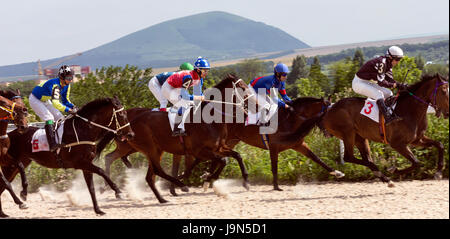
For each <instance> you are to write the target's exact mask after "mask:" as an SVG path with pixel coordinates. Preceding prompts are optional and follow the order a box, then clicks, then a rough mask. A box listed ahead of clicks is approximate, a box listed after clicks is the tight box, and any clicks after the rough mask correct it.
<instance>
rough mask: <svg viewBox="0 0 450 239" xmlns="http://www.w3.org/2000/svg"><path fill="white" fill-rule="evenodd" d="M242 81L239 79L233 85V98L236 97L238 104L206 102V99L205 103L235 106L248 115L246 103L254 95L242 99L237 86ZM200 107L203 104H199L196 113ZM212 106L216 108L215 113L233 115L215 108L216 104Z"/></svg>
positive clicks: (215, 101)
mask: <svg viewBox="0 0 450 239" xmlns="http://www.w3.org/2000/svg"><path fill="white" fill-rule="evenodd" d="M240 81H242V82H244V81H243V80H242V79H238V80H237V81H236V82H232V83H233V94H232V96H233V95H235V96H236V98H237V100H239V102H238V103H233V102H227V101H218V100H206V99H205V100H204V101H205V102H210V103H219V104H227V105H235V106H237V107H239V108H241V109H242V111H244V112H245V113H246V114H248V110H247V109H245V102H246V101H247V100H248V99H249V98H250V97H252V96H253V95H254V93H251V94H249V95H247V96H246V97H245V98H244V97H242V96H241V95H240V94H239V92H238V87H237V84H238V83H239V82H240ZM200 105H201V104H199V105H198V106H197V107H196V108H195V111H197V109H198V108H199V106H200ZM212 106H213V108H214V110H215V111H217V112H220V113H222V114H223V115H226V116H231V115H228V114H227V113H224V112H223V111H221V110H218V109H217V108H216V107H215V106H214V104H213V105H212ZM195 111H194V112H195ZM233 117H235V116H234V115H233Z"/></svg>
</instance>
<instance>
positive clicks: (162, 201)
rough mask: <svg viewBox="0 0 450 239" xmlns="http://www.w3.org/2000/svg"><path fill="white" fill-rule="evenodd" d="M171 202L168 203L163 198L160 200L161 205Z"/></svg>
mask: <svg viewBox="0 0 450 239" xmlns="http://www.w3.org/2000/svg"><path fill="white" fill-rule="evenodd" d="M168 202H169V201H167V200H166V199H163V198H161V199H160V200H159V203H168Z"/></svg>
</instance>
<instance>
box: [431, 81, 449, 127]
mask: <svg viewBox="0 0 450 239" xmlns="http://www.w3.org/2000/svg"><path fill="white" fill-rule="evenodd" d="M435 78H436V83H435V88H436V89H435V90H433V95H432V96H431V97H432V98H433V97H434V99H431V104H432V106H433V107H434V109H435V110H436V117H440V116H441V114H443V115H444V118H445V119H448V116H449V102H448V100H449V98H448V94H449V92H448V91H449V89H448V80H447V81H446V80H445V79H443V78H442V77H441V76H440V75H439V74H438V75H436V76H435Z"/></svg>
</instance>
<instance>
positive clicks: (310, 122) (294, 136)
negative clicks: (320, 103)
mask: <svg viewBox="0 0 450 239" xmlns="http://www.w3.org/2000/svg"><path fill="white" fill-rule="evenodd" d="M322 116H323V114H321V115H320V116H316V117H312V118H309V119H307V120H306V121H305V122H303V123H302V124H301V125H300V127H299V128H298V129H297V130H296V131H295V132H294V133H289V134H287V135H283V136H278V137H276V138H275V141H276V142H277V143H282V144H294V143H296V142H298V141H299V140H301V139H303V138H305V137H306V136H307V135H308V134H309V133H310V132H311V130H312V129H313V128H314V127H315V126H317V125H318V123H319V122H320V120H321V118H322Z"/></svg>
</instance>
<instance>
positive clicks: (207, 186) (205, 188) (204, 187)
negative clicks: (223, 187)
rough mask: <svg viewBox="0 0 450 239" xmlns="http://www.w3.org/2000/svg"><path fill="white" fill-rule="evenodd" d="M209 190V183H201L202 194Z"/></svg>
mask: <svg viewBox="0 0 450 239" xmlns="http://www.w3.org/2000/svg"><path fill="white" fill-rule="evenodd" d="M208 188H209V182H203V192H206V191H207V190H208Z"/></svg>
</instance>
